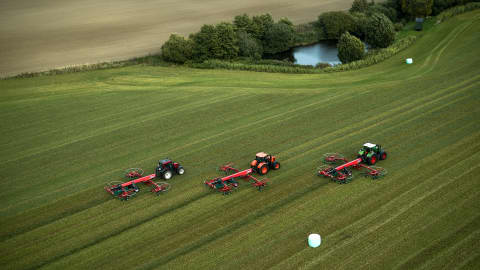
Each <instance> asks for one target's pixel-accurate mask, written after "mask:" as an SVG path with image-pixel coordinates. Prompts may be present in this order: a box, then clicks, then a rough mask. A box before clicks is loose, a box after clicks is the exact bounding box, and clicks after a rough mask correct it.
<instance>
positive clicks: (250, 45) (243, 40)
mask: <svg viewBox="0 0 480 270" xmlns="http://www.w3.org/2000/svg"><path fill="white" fill-rule="evenodd" d="M237 46H238V49H239V50H238V55H239V56H244V57H250V58H253V59H260V58H262V54H263V48H262V45H261V44H260V42H259V41H258V40H257V39H256V38H254V37H252V36H251V35H250V34H248V33H247V32H245V31H237Z"/></svg>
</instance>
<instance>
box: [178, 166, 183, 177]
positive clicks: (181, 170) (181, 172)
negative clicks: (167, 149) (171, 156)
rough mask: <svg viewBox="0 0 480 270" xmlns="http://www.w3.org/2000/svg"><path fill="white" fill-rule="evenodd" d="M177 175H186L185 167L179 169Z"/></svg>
mask: <svg viewBox="0 0 480 270" xmlns="http://www.w3.org/2000/svg"><path fill="white" fill-rule="evenodd" d="M177 173H178V174H179V175H182V174H184V173H185V169H184V168H183V167H178V170H177Z"/></svg>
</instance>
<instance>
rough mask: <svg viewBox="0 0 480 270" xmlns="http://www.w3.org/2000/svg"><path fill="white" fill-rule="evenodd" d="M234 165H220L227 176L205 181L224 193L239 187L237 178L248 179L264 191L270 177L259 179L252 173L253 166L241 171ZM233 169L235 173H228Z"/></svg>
mask: <svg viewBox="0 0 480 270" xmlns="http://www.w3.org/2000/svg"><path fill="white" fill-rule="evenodd" d="M232 166H233V165H232V164H227V165H224V166H222V167H220V170H222V171H224V172H225V173H226V174H227V176H225V177H222V178H221V177H217V178H214V179H212V180H208V181H205V185H206V186H207V187H210V188H211V189H214V190H217V191H219V192H223V195H227V194H230V193H231V192H232V190H233V189H237V188H238V182H237V181H236V179H235V178H243V179H248V180H249V181H250V182H251V183H252V186H254V187H257V188H258V190H259V191H262V189H263V188H264V187H265V186H266V184H267V181H268V179H263V180H258V179H257V178H255V177H253V176H251V175H250V174H251V173H252V172H253V169H252V168H250V169H246V170H243V171H240V170H238V169H235V168H233V167H232ZM231 171H233V172H234V173H233V174H230V175H228V173H230V172H231Z"/></svg>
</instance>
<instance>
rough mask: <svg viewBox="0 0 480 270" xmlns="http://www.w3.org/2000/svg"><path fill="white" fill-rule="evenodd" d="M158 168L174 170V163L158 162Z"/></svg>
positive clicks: (165, 160)
mask: <svg viewBox="0 0 480 270" xmlns="http://www.w3.org/2000/svg"><path fill="white" fill-rule="evenodd" d="M158 167H161V168H168V169H171V170H173V162H172V161H171V160H170V159H162V160H159V161H158Z"/></svg>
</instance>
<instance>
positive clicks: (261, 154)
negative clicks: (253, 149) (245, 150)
mask: <svg viewBox="0 0 480 270" xmlns="http://www.w3.org/2000/svg"><path fill="white" fill-rule="evenodd" d="M255 160H256V161H257V162H268V161H270V160H271V162H274V161H275V157H272V156H271V155H269V154H267V153H265V152H259V153H257V155H256V156H255Z"/></svg>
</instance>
